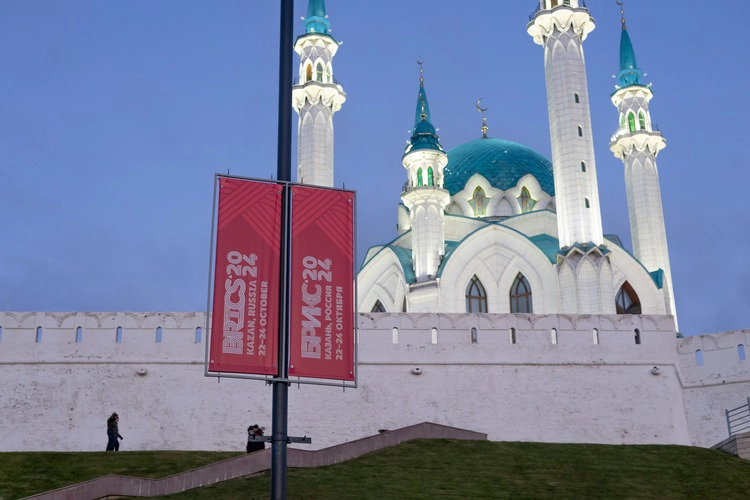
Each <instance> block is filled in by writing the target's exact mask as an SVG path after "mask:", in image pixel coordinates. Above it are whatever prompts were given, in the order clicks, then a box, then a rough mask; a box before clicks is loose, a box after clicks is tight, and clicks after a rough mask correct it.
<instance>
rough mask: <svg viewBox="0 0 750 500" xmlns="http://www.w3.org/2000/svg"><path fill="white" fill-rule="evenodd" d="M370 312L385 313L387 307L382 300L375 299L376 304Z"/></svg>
mask: <svg viewBox="0 0 750 500" xmlns="http://www.w3.org/2000/svg"><path fill="white" fill-rule="evenodd" d="M370 312H374V313H384V312H385V307H383V303H382V302H380V301H379V300H376V301H375V305H374V306H372V310H371V311H370Z"/></svg>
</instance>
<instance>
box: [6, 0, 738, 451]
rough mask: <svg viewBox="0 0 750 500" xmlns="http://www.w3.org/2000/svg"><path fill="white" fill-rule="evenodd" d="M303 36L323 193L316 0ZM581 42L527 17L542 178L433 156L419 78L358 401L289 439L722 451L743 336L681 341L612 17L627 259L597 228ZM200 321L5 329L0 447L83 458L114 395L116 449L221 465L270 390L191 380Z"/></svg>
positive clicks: (632, 59)
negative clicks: (119, 408) (545, 142)
mask: <svg viewBox="0 0 750 500" xmlns="http://www.w3.org/2000/svg"><path fill="white" fill-rule="evenodd" d="M334 17H335V16H334ZM303 23H304V33H303V34H302V35H301V36H299V37H298V38H297V40H296V43H295V45H294V50H295V51H296V53H297V54H298V55H299V58H300V64H299V74H298V79H297V80H296V83H295V84H294V86H293V88H292V97H293V106H294V108H295V109H296V111H297V113H298V114H299V125H298V148H299V150H298V155H297V159H298V171H297V180H298V181H299V182H302V183H305V184H311V185H319V186H333V185H334V175H333V174H334V171H333V165H334V115H335V113H336V112H338V111H339V110H341V109H342V107H343V106H344V104H345V101H346V93H345V92H344V88H343V86H342V85H340V84H339V83H338V82H337V81H336V80H335V79H334V62H333V59H334V57H335V55H336V52H337V50H338V49H339V43H338V42H337V41H336V39H335V38H334V37H333V36H332V35H331V34H330V27H331V25H330V20H329V16H328V14H327V12H326V7H325V3H324V0H309V2H308V10H307V15H306V17H305V18H304V21H303ZM594 27H595V23H594V19H593V17H592V16H591V14H590V12H589V9H588V8H587V6H586V5H585V2H584V1H583V0H539V1H538V2H537V5H536V8H535V10H534V12H533V13H532V15H531V18H530V21H529V22H528V24H527V26H526V29H527V33H528V34H529V35H530V37H531V39H532V41H533V42H534V43H536V44H538V45H540V46H541V47H542V49H543V52H542V51H540V53H539V55H540V58H542V57H543V60H544V65H545V74H546V88H547V98H548V110H549V127H550V132H551V133H550V136H551V142H552V159H551V161H550V160H549V159H547V158H545V157H544V156H542V155H540V154H539V153H537V152H535V151H533V150H532V149H530V148H528V147H526V146H524V145H521V144H517V143H515V142H511V141H508V140H504V139H500V138H491V137H489V136H488V134H487V128H486V125H485V126H484V127H483V131H484V134H483V137H481V138H479V139H476V140H473V141H470V142H467V143H465V144H461V145H459V146H457V147H455V148H453V149H451V150H448V151H446V150H445V149H444V148H443V146H442V145H441V141H440V137H439V136H438V134H437V129H436V127H435V125H436V124H434V123H433V122H432V116H431V113H430V103H429V100H428V92H427V89H428V87H429V85H428V84H429V82H428V81H426V79H425V78H424V77H423V74H422V72H421V70H420V80H419V87H418V90H417V94H416V100H415V115H414V124H413V127H412V129H411V137H410V140H409V141H408V144H407V146H406V149H405V151H404V153H403V156H402V158H401V162H402V164H403V167H404V184H403V188H402V191H401V203H400V204H399V205H398V207H396V208H397V214H398V215H397V234H395V235H394V239H393V240H392V241H390V242H386V243H383V244H382V245H377V246H374V247H372V248H370V249H369V250H368V251H367V254H366V257H365V259H364V263H363V264H362V267H361V269H360V270H359V274H358V277H357V283H358V309H359V312H360V315H359V329H358V332H357V348H358V365H357V371H358V373H357V378H358V386H357V388H356V389H346V390H345V391H343V393H342V392H341V389H339V390H338V391H337V390H335V389H332V388H330V387H318V386H308V387H305V388H302V389H300V390H299V391H295V390H292V391H291V392H290V401H289V411H290V413H289V417H290V433H291V434H298V435H306V436H313V443H314V444H313V447H315V448H320V447H324V446H328V445H332V444H337V443H339V442H342V441H346V440H353V439H358V438H361V437H364V436H367V435H371V434H373V433H376V432H377V430H378V429H389V428H396V427H402V426H407V425H412V424H416V423H419V422H423V421H431V422H436V423H440V424H445V425H452V426H457V427H462V428H466V429H470V430H474V431H479V432H485V433H487V434H488V435H489V438H490V439H492V440H517V441H547V442H589V443H609V444H636V443H670V444H685V445H690V444H692V445H697V446H712V445H714V444H716V443H718V442H719V441H721V440H723V439H725V438H726V437H727V430H729V434H732V433H733V429H732V426H731V425H729V429H727V427H728V421H727V418H728V417H727V413H726V412H727V410H729V409H732V408H735V407H739V406H741V405H743V404H744V403H745V402H747V401H748V399H747V396H748V395H749V394H750V365H749V364H748V362H747V359H746V355H745V346H746V345H747V342H748V340H750V330H742V331H735V332H727V333H724V334H717V335H703V336H695V337H689V338H685V339H683V338H681V336H680V335H679V333H678V327H677V315H676V309H675V302H674V294H673V288H672V276H671V271H670V264H669V251H668V246H667V237H666V231H665V225H664V216H663V210H662V202H661V195H660V187H659V176H658V170H657V165H656V158H657V155H658V153H659V152H660V151H661V150H662V149H663V148H664V147H665V146H666V140H665V139H664V137H663V136H662V133H661V132H660V131H659V130H657V129H656V128H655V126H654V125H653V124H652V117H651V114H650V111H649V103H650V101H651V99H652V97H653V94H652V92H651V88H650V85H646V84H644V83H643V72H642V71H641V69H640V67H639V65H638V63H637V62H636V54H635V51H634V49H633V44H632V43H631V40H630V36H629V34H628V30H627V26H626V22H625V17H624V14H623V19H622V31H621V35H620V36H621V39H620V61H619V67H620V69H619V73H618V74H617V80H618V85H617V87H616V89H615V91H614V93H613V94H612V95H611V100H612V103H613V105H614V107H615V109H616V111H613V120H615V119H616V120H618V121H619V129H618V130H617V132H616V133H615V135H614V136H613V137H612V139H611V142H610V143H609V149H610V150H611V152H612V153H613V154H614V155H615V156H616V157H617V158H619V159H621V160H622V162H623V164H624V172H625V186H626V191H627V203H628V214H629V219H630V231H631V237H632V242H633V249H632V251H630V250H628V249H626V248H624V246H623V244H622V242H621V240H620V239H619V238H618V237H617V236H615V235H610V234H605V233H604V230H603V228H602V222H601V212H600V200H599V194H598V186H597V169H596V162H595V156H594V147H595V144H594V141H593V139H592V133H591V129H592V127H591V118H590V111H589V92H588V88H587V79H586V66H585V62H584V53H583V44H584V42H585V41H586V39H587V36H588V34H589V33H590V32H591V31H592V30H593V29H594ZM480 104H481V103H480V102H478V103H477V108H479V109H480V111H481V107H480ZM394 188H396V189H398V188H399V186H394ZM367 209H368V208H367V207H364V210H367ZM207 316H208V315H207V314H206V313H195V312H189V313H173V312H164V313H124V312H109V313H83V312H70V313H51V312H46V313H44V312H36V313H14V312H5V313H0V342H2V349H0V365H3V366H4V367H5V368H4V370H6V373H11V374H12V376H6V377H4V378H5V382H6V385H5V388H4V397H5V401H7V405H6V406H7V407H9V408H12V409H13V410H14V411H13V412H9V413H8V415H7V418H6V423H7V424H8V425H6V426H4V429H5V430H0V445H2V451H14V450H37V449H44V450H79V449H98V448H97V447H98V444H99V441H101V439H98V438H94V439H92V437H91V436H90V432H89V429H91V428H94V427H96V426H97V425H99V423H98V422H99V419H100V414H108V413H109V412H111V410H110V407H109V406H108V404H106V403H102V402H106V401H108V399H109V395H110V394H112V393H113V392H114V393H117V394H118V397H119V398H120V400H122V401H128V407H129V409H132V410H134V412H133V413H137V414H138V418H135V416H134V415H132V413H131V415H130V416H129V417H128V416H127V415H123V412H120V414H121V415H122V419H123V422H126V423H127V424H126V425H129V426H130V429H131V430H130V434H128V435H129V436H130V437H129V441H128V443H129V446H131V448H130V449H198V450H201V449H203V450H205V449H232V446H233V445H232V443H233V442H234V441H233V440H234V439H235V438H236V427H237V422H236V419H237V416H238V415H245V414H247V412H248V408H252V415H253V420H254V421H265V422H270V421H271V408H270V406H271V405H270V391H269V390H268V389H267V388H266V390H263V389H262V388H261V387H262V386H261V384H260V383H257V382H256V386H257V387H256V388H255V390H252V391H250V390H247V387H248V386H247V382H246V381H239V380H232V379H227V380H222V381H221V384H218V385H217V384H216V382H215V381H213V380H209V379H207V378H206V377H204V376H203V373H201V370H200V365H202V363H203V359H204V345H205V340H204V337H203V328H207V325H208V322H207V319H208V318H207ZM242 384H245V385H242ZM60 401H62V403H59V402H60ZM52 405H57V406H59V407H60V411H59V412H49V411H48V410H49V408H50V407H52ZM396 409H397V410H396ZM332 428H333V429H336V430H337V432H336V433H332V432H330V430H331V429H332ZM39 429H45V432H44V433H43V436H41V437H40V436H38V434H39V432H38V430H39ZM165 429H168V430H169V432H165ZM195 429H201V430H202V432H195ZM207 429H210V430H211V432H206V430H207ZM29 436H35V438H34V439H30V438H29Z"/></svg>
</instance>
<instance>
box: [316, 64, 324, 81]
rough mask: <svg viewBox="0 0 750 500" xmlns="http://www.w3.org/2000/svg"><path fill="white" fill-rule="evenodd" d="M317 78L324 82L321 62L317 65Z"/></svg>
mask: <svg viewBox="0 0 750 500" xmlns="http://www.w3.org/2000/svg"><path fill="white" fill-rule="evenodd" d="M315 79H316V80H317V81H319V82H321V83H323V65H322V64H320V63H318V65H317V66H316V67H315Z"/></svg>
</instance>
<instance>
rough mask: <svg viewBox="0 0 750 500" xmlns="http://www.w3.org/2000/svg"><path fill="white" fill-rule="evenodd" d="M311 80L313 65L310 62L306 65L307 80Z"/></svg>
mask: <svg viewBox="0 0 750 500" xmlns="http://www.w3.org/2000/svg"><path fill="white" fill-rule="evenodd" d="M310 80H312V66H311V65H310V64H308V65H307V66H305V81H306V82H309V81H310Z"/></svg>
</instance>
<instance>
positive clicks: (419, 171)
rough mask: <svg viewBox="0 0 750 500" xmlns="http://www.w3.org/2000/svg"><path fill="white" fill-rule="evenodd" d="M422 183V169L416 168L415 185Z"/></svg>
mask: <svg viewBox="0 0 750 500" xmlns="http://www.w3.org/2000/svg"><path fill="white" fill-rule="evenodd" d="M421 185H423V182H422V169H421V168H420V169H419V170H417V186H421Z"/></svg>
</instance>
